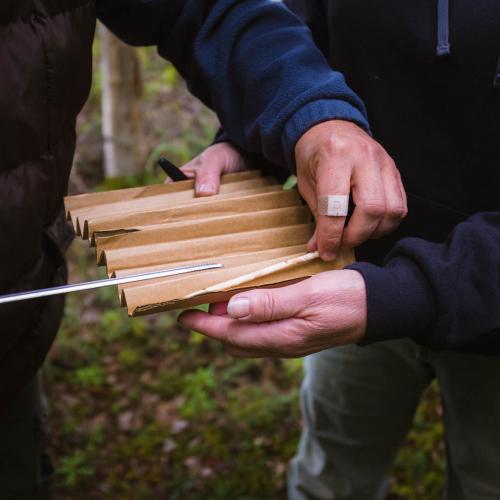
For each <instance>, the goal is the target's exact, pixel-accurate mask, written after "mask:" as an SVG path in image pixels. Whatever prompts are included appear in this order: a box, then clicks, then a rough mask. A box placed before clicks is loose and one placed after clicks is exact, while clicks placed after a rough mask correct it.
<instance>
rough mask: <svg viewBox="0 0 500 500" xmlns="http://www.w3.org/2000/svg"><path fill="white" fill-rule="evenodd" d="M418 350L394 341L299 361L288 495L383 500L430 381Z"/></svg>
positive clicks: (293, 498) (294, 499)
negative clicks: (297, 431)
mask: <svg viewBox="0 0 500 500" xmlns="http://www.w3.org/2000/svg"><path fill="white" fill-rule="evenodd" d="M419 354H420V349H419V348H418V347H417V346H416V345H415V344H414V343H413V342H411V341H408V340H397V341H387V342H381V343H378V344H373V345H370V346H366V347H358V346H345V347H340V348H335V349H329V350H327V351H323V352H320V353H317V354H314V355H312V356H309V357H308V358H306V360H305V378H304V382H303V385H302V416H303V425H304V427H303V432H302V436H301V441H300V445H299V450H298V452H297V455H296V456H295V458H294V459H293V460H292V462H291V463H290V467H289V474H288V494H289V498H290V499H291V500H304V499H352V500H365V499H366V500H375V499H379V498H384V496H385V492H386V488H387V484H388V474H389V471H390V468H391V465H392V463H393V460H394V457H395V454H396V452H397V449H398V448H399V446H400V444H401V442H402V440H403V439H404V436H405V435H406V433H407V431H408V429H409V427H410V426H411V423H412V419H413V416H414V413H415V409H416V407H417V405H418V402H419V400H420V397H421V394H422V392H423V390H424V389H425V388H426V387H427V385H428V384H429V383H430V381H431V380H432V378H433V374H432V371H431V370H430V369H429V367H428V365H426V364H425V363H424V362H423V361H422V360H421V358H420V355H419Z"/></svg>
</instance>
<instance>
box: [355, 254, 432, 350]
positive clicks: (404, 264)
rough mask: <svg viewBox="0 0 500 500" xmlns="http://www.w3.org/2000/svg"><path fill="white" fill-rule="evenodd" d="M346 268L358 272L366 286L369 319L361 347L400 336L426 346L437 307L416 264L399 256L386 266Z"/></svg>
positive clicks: (357, 264) (366, 265) (362, 265)
mask: <svg viewBox="0 0 500 500" xmlns="http://www.w3.org/2000/svg"><path fill="white" fill-rule="evenodd" d="M348 269H353V270H356V271H358V272H359V273H361V275H362V276H363V279H364V280H365V284H366V294H367V308H368V318H367V327H366V335H365V337H364V339H363V340H362V341H361V342H360V345H365V344H371V343H372V342H379V341H382V340H389V339H396V338H403V337H409V338H412V339H413V340H414V341H415V342H417V343H419V344H423V345H425V344H426V340H427V338H428V336H429V333H430V329H431V328H432V325H433V324H434V322H435V319H436V304H435V300H434V296H433V292H432V289H431V288H430V286H429V284H428V282H427V281H426V280H425V278H424V276H423V275H422V273H421V272H420V270H419V268H418V266H417V265H416V264H415V263H413V262H412V261H410V260H409V259H405V258H402V257H400V258H396V259H393V260H391V262H390V263H388V264H386V265H385V267H378V266H375V265H373V264H369V263H367V262H358V263H355V264H352V265H350V266H348Z"/></svg>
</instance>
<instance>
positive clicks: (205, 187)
mask: <svg viewBox="0 0 500 500" xmlns="http://www.w3.org/2000/svg"><path fill="white" fill-rule="evenodd" d="M216 191H217V190H216V189H215V185H214V184H212V183H206V184H200V185H199V186H196V192H197V193H207V194H215V193H216Z"/></svg>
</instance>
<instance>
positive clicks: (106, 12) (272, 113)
mask: <svg viewBox="0 0 500 500" xmlns="http://www.w3.org/2000/svg"><path fill="white" fill-rule="evenodd" d="M97 9H98V16H99V18H100V19H101V20H102V21H103V22H104V23H105V24H106V25H107V26H108V27H109V28H110V29H111V30H112V31H114V32H115V33H116V34H117V35H118V36H119V37H121V38H122V39H123V40H125V41H126V42H128V43H130V44H133V45H157V47H158V52H159V53H160V55H162V56H163V57H165V58H166V59H168V60H170V61H171V62H172V63H173V64H174V65H175V66H176V68H177V69H178V70H179V72H180V73H181V75H182V76H183V77H184V78H185V79H186V81H187V83H188V87H189V90H190V91H191V92H192V93H193V94H194V95H196V96H197V97H199V98H200V99H201V100H202V101H203V102H204V103H205V104H207V105H208V106H210V107H211V108H213V109H214V110H215V111H216V112H217V114H218V117H219V119H220V121H221V123H222V125H223V127H224V128H225V130H227V131H228V135H229V137H230V139H231V140H232V141H233V142H234V143H236V144H237V145H239V146H240V147H242V148H244V149H246V150H247V151H249V152H252V153H261V154H264V156H265V157H266V158H267V159H268V160H269V161H271V162H273V163H275V164H277V165H281V166H288V167H290V168H292V169H293V165H294V155H293V151H294V147H295V144H296V142H297V141H298V139H299V138H300V136H301V135H302V134H303V133H304V132H306V131H307V130H308V129H309V128H311V127H312V126H313V125H315V124H317V123H319V122H322V121H325V120H328V119H332V118H343V119H346V120H350V121H353V122H355V123H357V124H359V125H360V126H361V127H363V128H365V129H368V124H367V121H366V116H365V110H364V105H363V103H362V101H361V100H360V99H359V98H358V97H357V96H356V95H355V94H354V92H353V91H352V90H350V89H349V87H348V86H347V85H346V83H345V81H344V78H343V76H342V75H341V74H340V73H338V72H335V71H332V70H331V69H330V67H329V65H328V63H327V61H326V59H325V58H324V56H323V55H322V53H321V52H320V51H319V49H317V48H316V46H315V45H314V42H313V41H312V38H311V35H310V32H309V30H308V28H307V27H306V26H305V24H304V23H303V22H302V21H301V20H300V19H299V18H298V17H297V16H295V15H294V14H292V13H291V12H290V11H289V10H288V9H287V8H286V7H284V6H283V4H281V3H280V2H275V1H271V0H122V1H116V0H99V1H98V2H97Z"/></svg>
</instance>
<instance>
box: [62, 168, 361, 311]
mask: <svg viewBox="0 0 500 500" xmlns="http://www.w3.org/2000/svg"><path fill="white" fill-rule="evenodd" d="M65 206H66V211H67V213H68V216H69V217H70V219H71V221H72V222H73V224H74V225H75V226H76V227H77V229H78V230H79V231H80V233H81V235H82V237H83V238H86V239H90V240H91V242H93V243H94V244H95V247H96V257H97V259H98V263H100V264H105V265H106V266H107V272H108V274H113V275H116V276H126V275H130V274H136V273H141V272H148V271H153V270H161V269H167V268H172V267H179V266H184V265H189V264H199V263H208V262H210V263H220V264H222V265H223V266H224V267H223V268H221V269H215V270H209V271H199V272H195V273H190V274H184V275H177V276H172V277H169V278H162V279H155V280H151V281H147V282H138V283H133V284H128V285H123V286H120V287H119V296H120V302H121V304H122V305H123V306H125V307H127V310H128V313H129V314H131V315H138V314H141V315H142V314H149V313H152V312H159V311H166V310H172V309H177V308H184V307H190V306H193V305H198V304H201V303H204V302H212V301H219V300H227V299H228V298H229V297H230V296H231V295H232V294H234V293H236V292H238V291H240V290H244V289H247V288H252V287H260V286H282V285H284V284H287V283H291V282H294V281H297V280H301V279H305V278H307V277H310V276H312V275H314V274H316V273H318V272H322V271H326V270H330V269H339V268H342V267H344V266H345V265H346V264H348V263H350V262H352V261H353V254H352V252H343V253H341V255H340V256H339V257H338V259H337V260H336V261H335V262H333V263H324V262H322V261H320V260H319V259H316V260H310V261H308V262H300V263H297V264H296V265H294V266H293V267H288V268H286V269H281V270H277V271H276V269H272V270H273V273H272V274H269V275H266V276H263V277H261V278H258V279H254V278H255V276H253V275H252V276H250V278H251V279H254V280H253V281H251V282H245V283H243V282H242V280H241V279H240V280H238V279H237V278H240V277H241V276H244V277H245V278H246V275H247V274H248V273H253V272H256V271H260V270H262V269H266V268H267V267H268V266H270V265H273V264H278V263H280V262H283V261H285V260H288V259H290V258H292V257H299V256H301V255H303V254H305V253H307V242H308V241H309V239H310V238H311V237H312V235H313V233H314V224H312V223H311V221H312V220H313V219H312V215H311V213H310V212H309V209H308V208H307V207H306V206H305V205H304V204H303V202H302V200H301V198H300V196H299V195H298V192H297V191H296V190H290V191H283V190H282V188H281V185H280V184H278V183H277V182H276V181H275V180H274V179H272V178H266V177H262V176H261V175H260V174H259V172H257V171H252V172H243V173H239V174H230V175H227V176H223V178H222V187H221V192H220V194H219V195H216V196H211V197H203V198H194V193H193V182H192V181H181V182H179V183H172V184H165V185H161V186H148V187H146V188H132V189H125V190H118V191H110V192H109V193H93V194H89V195H80V196H77V197H68V198H66V199H65ZM313 257H314V256H313ZM294 264H295V263H294ZM279 267H280V268H282V267H283V265H281V266H279ZM234 279H236V281H234ZM228 280H232V281H229V283H228V285H227V286H229V288H230V289H224V290H222V291H216V292H211V293H206V291H205V289H206V288H207V287H212V286H215V287H216V288H215V289H216V290H218V288H217V287H218V285H219V284H223V285H224V286H226V282H228ZM236 284H238V285H236ZM233 285H234V286H233ZM231 286H233V288H231Z"/></svg>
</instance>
